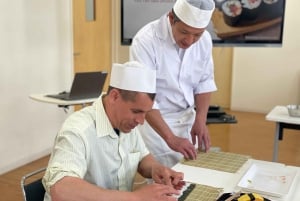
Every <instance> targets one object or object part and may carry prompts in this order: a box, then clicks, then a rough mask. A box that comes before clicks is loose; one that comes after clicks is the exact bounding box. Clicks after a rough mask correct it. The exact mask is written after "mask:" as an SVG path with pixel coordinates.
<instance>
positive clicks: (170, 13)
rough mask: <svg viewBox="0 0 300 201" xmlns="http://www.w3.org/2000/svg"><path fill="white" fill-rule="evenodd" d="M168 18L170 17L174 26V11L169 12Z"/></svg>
mask: <svg viewBox="0 0 300 201" xmlns="http://www.w3.org/2000/svg"><path fill="white" fill-rule="evenodd" d="M168 16H169V21H170V24H171V25H173V24H174V15H173V13H172V11H170V12H169V14H168Z"/></svg>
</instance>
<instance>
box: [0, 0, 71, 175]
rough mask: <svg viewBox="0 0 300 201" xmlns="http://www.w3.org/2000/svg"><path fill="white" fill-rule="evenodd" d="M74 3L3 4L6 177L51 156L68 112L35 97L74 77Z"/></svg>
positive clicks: (2, 167)
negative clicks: (33, 95) (17, 169)
mask: <svg viewBox="0 0 300 201" xmlns="http://www.w3.org/2000/svg"><path fill="white" fill-rule="evenodd" d="M71 20H72V15H71V0H63V1H62V0H51V1H49V0H1V1H0V25H1V26H0V69H1V73H0V94H1V99H0V131H1V133H0V174H1V173H4V172H6V171H8V170H11V169H13V168H16V167H18V166H20V165H23V164H25V163H28V162H30V161H32V160H35V159H37V158H39V157H41V156H44V155H46V154H48V153H50V149H51V147H52V145H53V140H54V137H55V135H56V132H57V130H58V129H59V127H60V125H61V123H62V122H63V120H64V119H65V118H66V116H67V115H66V114H65V113H64V111H63V110H62V109H60V108H58V107H57V106H56V105H51V104H46V103H41V102H37V101H34V100H31V99H29V97H28V96H29V94H31V93H45V92H54V93H56V92H59V91H61V90H63V89H66V88H68V87H70V82H71V80H72V78H73V76H72V72H73V63H72V59H73V58H72V23H71Z"/></svg>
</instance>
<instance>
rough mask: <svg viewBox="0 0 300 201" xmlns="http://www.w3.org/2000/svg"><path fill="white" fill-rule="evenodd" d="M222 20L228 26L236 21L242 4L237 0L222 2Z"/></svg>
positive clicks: (240, 12) (239, 15)
mask: <svg viewBox="0 0 300 201" xmlns="http://www.w3.org/2000/svg"><path fill="white" fill-rule="evenodd" d="M222 12H223V17H224V21H225V23H226V24H228V25H230V26H234V25H236V24H237V23H238V21H239V19H240V17H241V14H242V5H241V2H240V1H239V0H228V1H225V2H224V3H223V4H222Z"/></svg>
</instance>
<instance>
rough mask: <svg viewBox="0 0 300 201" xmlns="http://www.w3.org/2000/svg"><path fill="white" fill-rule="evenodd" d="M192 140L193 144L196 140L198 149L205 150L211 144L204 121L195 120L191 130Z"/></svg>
mask: <svg viewBox="0 0 300 201" xmlns="http://www.w3.org/2000/svg"><path fill="white" fill-rule="evenodd" d="M191 136H192V142H193V144H194V145H195V144H196V142H198V150H199V151H202V150H205V152H207V151H208V150H209V148H210V146H211V143H210V136H209V133H208V128H207V126H206V123H201V122H200V121H195V122H194V125H193V127H192V130H191Z"/></svg>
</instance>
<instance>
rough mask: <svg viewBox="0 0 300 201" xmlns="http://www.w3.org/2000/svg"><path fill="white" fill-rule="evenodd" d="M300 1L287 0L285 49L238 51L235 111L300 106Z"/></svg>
mask: <svg viewBox="0 0 300 201" xmlns="http://www.w3.org/2000/svg"><path fill="white" fill-rule="evenodd" d="M299 8H300V1H297V0H287V1H286V12H285V24H284V40H283V46H282V47H281V48H270V47H266V48H234V58H233V81H232V98H231V109H233V110H239V111H252V112H261V113H267V112H269V111H270V110H271V109H272V108H273V107H274V106H276V105H287V104H300V54H299V52H300V20H299Z"/></svg>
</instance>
